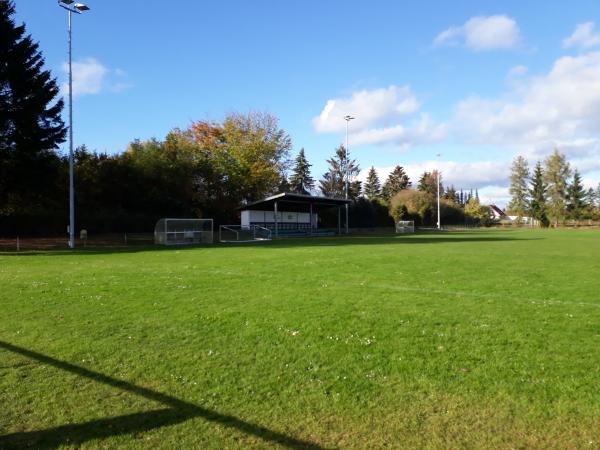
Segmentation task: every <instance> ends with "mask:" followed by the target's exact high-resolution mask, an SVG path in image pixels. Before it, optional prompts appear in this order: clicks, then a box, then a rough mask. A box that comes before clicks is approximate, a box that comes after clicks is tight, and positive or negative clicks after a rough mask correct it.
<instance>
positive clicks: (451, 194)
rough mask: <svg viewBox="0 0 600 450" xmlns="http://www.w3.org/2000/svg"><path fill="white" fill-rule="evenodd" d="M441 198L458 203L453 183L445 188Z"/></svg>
mask: <svg viewBox="0 0 600 450" xmlns="http://www.w3.org/2000/svg"><path fill="white" fill-rule="evenodd" d="M443 198H445V199H446V200H450V201H451V202H453V203H458V197H457V193H456V189H454V186H453V185H452V186H450V187H449V188H447V189H446V192H445V193H444V195H443Z"/></svg>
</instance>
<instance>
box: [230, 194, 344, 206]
mask: <svg viewBox="0 0 600 450" xmlns="http://www.w3.org/2000/svg"><path fill="white" fill-rule="evenodd" d="M275 202H277V206H280V205H281V206H284V205H289V204H296V205H311V204H312V205H313V206H328V207H332V206H338V207H339V206H344V205H346V204H350V203H352V200H345V199H343V198H331V197H317V196H314V195H304V194H292V193H290V192H282V193H280V194H275V195H272V196H270V197H267V198H264V199H262V200H259V201H256V202H252V203H249V204H247V205H243V206H241V207H240V209H241V210H244V209H250V210H265V209H269V210H270V209H273V206H274V204H275Z"/></svg>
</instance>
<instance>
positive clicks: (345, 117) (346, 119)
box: [344, 115, 355, 122]
mask: <svg viewBox="0 0 600 450" xmlns="http://www.w3.org/2000/svg"><path fill="white" fill-rule="evenodd" d="M354 119H355V117H352V116H350V115H348V116H344V120H345V121H347V122H349V121H351V120H354Z"/></svg>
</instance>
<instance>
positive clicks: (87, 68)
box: [61, 58, 131, 96]
mask: <svg viewBox="0 0 600 450" xmlns="http://www.w3.org/2000/svg"><path fill="white" fill-rule="evenodd" d="M61 69H62V71H63V73H64V75H65V78H66V77H67V76H68V73H69V65H68V63H63V65H62V67H61ZM126 76H127V74H126V73H125V72H124V71H123V70H121V69H115V70H111V69H109V68H107V67H106V66H105V65H103V64H102V63H101V62H99V61H98V60H97V59H95V58H85V59H82V60H79V61H73V95H75V96H81V95H94V94H100V93H101V92H121V91H123V90H125V89H127V88H129V87H130V86H131V85H130V84H129V83H128V82H127V81H126V80H125V77H126ZM68 89H69V87H68V84H67V82H65V83H63V84H62V86H61V90H62V92H63V94H66V93H67V92H68Z"/></svg>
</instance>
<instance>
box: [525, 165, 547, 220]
mask: <svg viewBox="0 0 600 450" xmlns="http://www.w3.org/2000/svg"><path fill="white" fill-rule="evenodd" d="M528 207H529V212H530V214H531V217H533V218H534V219H536V220H537V221H538V222H539V223H540V225H541V226H543V227H547V226H548V225H549V221H548V215H547V213H546V183H545V181H544V172H543V170H542V164H541V163H540V162H538V163H537V164H536V165H535V169H534V170H533V176H532V177H531V188H530V189H529V204H528Z"/></svg>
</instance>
